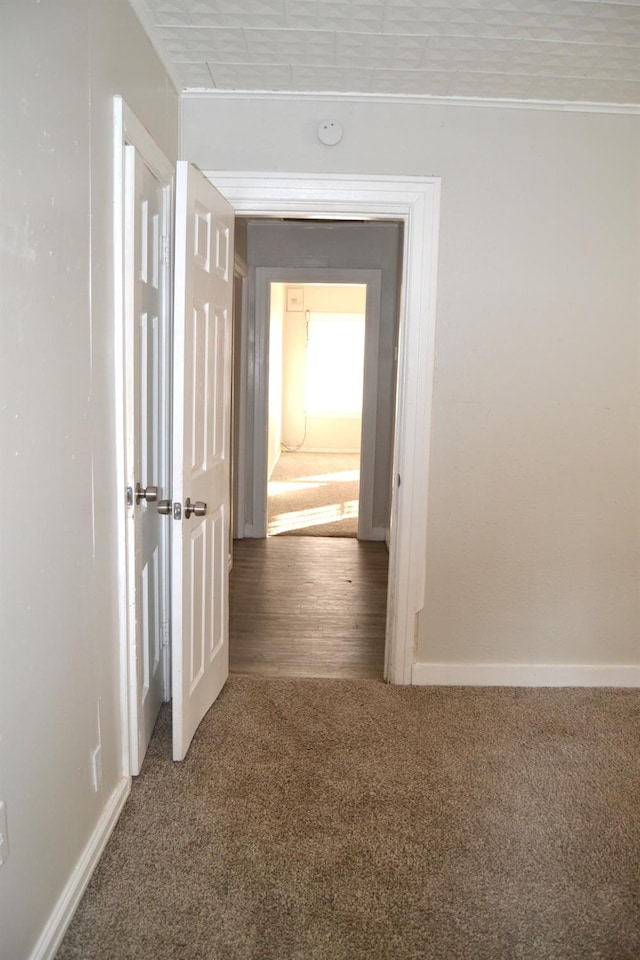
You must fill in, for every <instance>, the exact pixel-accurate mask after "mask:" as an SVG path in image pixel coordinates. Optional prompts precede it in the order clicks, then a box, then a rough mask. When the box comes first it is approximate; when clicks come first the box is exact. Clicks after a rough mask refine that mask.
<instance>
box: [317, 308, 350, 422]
mask: <svg viewBox="0 0 640 960" xmlns="http://www.w3.org/2000/svg"><path fill="white" fill-rule="evenodd" d="M364 333H365V318H364V314H361V313H344V314H342V313H310V314H309V315H308V318H307V366H306V384H305V413H306V414H307V415H308V416H313V417H318V416H325V417H340V416H342V417H357V416H360V415H361V414H362V386H363V375H364Z"/></svg>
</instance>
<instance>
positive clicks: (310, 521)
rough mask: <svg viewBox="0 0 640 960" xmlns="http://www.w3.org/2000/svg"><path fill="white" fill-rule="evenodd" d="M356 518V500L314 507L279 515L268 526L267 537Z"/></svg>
mask: <svg viewBox="0 0 640 960" xmlns="http://www.w3.org/2000/svg"><path fill="white" fill-rule="evenodd" d="M357 516H358V501H357V500H346V501H345V502H344V503H331V504H329V505H327V506H326V507H314V508H312V509H310V510H295V511H293V512H291V513H280V514H277V515H276V516H275V517H274V518H273V520H271V521H270V523H269V524H268V527H267V536H268V537H275V536H277V535H278V534H279V533H286V532H287V531H288V530H302V529H303V528H304V527H316V526H320V525H321V524H323V523H335V522H336V521H338V520H345V519H351V518H352V517H357Z"/></svg>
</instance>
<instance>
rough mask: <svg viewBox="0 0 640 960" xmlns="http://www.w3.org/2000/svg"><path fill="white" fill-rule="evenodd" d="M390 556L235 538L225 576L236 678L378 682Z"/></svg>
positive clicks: (297, 540) (338, 545) (298, 541)
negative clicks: (243, 675) (227, 576)
mask: <svg viewBox="0 0 640 960" xmlns="http://www.w3.org/2000/svg"><path fill="white" fill-rule="evenodd" d="M387 573H388V554H387V548H386V546H385V545H384V543H360V542H359V541H358V540H354V539H340V538H336V537H270V538H268V539H266V540H236V541H235V542H234V545H233V569H232V571H231V578H230V590H229V607H230V610H229V613H230V633H229V649H230V667H231V671H232V672H235V673H260V674H268V675H271V676H287V677H333V678H338V677H343V678H349V679H360V678H375V679H382V673H383V667H384V639H385V622H386V606H387Z"/></svg>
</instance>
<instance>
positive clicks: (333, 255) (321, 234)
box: [247, 220, 402, 529]
mask: <svg viewBox="0 0 640 960" xmlns="http://www.w3.org/2000/svg"><path fill="white" fill-rule="evenodd" d="M247 249H248V257H249V268H250V270H249V322H250V323H251V322H252V320H255V271H256V268H258V267H313V268H318V267H327V268H337V269H344V270H348V269H351V270H356V269H361V270H381V272H382V287H381V296H380V341H379V351H378V359H377V368H378V381H377V382H378V392H377V409H376V425H377V429H376V443H375V466H374V480H373V516H372V526H374V527H381V528H383V529H385V528H387V527H388V525H389V498H390V478H391V474H390V470H391V466H390V465H391V458H392V454H393V415H394V401H395V348H396V343H397V330H398V276H399V264H400V261H401V256H402V227H401V225H400V224H397V223H317V222H307V223H304V222H299V221H285V222H272V221H268V220H252V221H250V222H249V225H248V245H247ZM315 279H316V280H317V278H315ZM249 402H250V403H251V398H249ZM248 479H249V483H248V484H247V486H250V483H251V481H252V477H251V476H250V477H249V478H248ZM248 509H250V501H249V506H248Z"/></svg>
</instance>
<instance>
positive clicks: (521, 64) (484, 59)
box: [142, 0, 640, 104]
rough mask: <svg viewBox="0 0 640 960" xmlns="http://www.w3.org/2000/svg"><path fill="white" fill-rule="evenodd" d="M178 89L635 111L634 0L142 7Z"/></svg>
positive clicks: (278, 0) (637, 39) (638, 8)
mask: <svg viewBox="0 0 640 960" xmlns="http://www.w3.org/2000/svg"><path fill="white" fill-rule="evenodd" d="M142 2H144V5H145V6H146V9H147V11H148V17H147V18H145V19H146V20H147V22H148V21H149V19H150V20H151V22H152V24H153V27H152V29H153V31H154V33H156V39H158V38H159V40H160V42H161V44H162V45H164V47H165V49H166V51H167V54H168V57H169V59H170V60H171V61H172V62H173V64H174V66H175V69H176V70H177V72H178V75H179V77H180V79H181V81H182V84H183V87H184V88H185V89H207V90H252V91H257V90H262V91H273V90H278V91H295V92H303V91H304V92H309V91H314V92H334V93H367V94H404V95H411V96H415V95H423V96H435V97H487V98H494V97H498V98H515V99H522V100H560V101H581V102H585V101H586V102H596V103H623V104H640V0H627V2H610V0H142Z"/></svg>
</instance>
